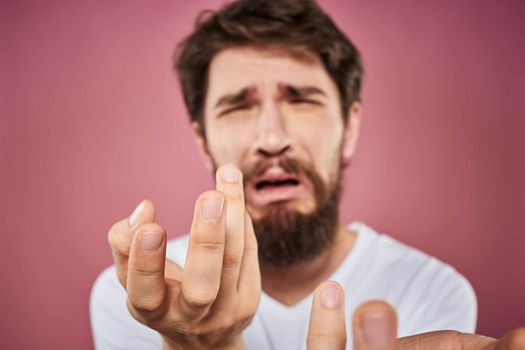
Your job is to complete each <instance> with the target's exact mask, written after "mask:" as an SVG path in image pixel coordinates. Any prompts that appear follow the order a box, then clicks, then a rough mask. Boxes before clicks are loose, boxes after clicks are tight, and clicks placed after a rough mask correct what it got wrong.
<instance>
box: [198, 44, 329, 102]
mask: <svg viewBox="0 0 525 350" xmlns="http://www.w3.org/2000/svg"><path fill="white" fill-rule="evenodd" d="M281 85H293V86H316V87H318V88H320V89H322V90H323V91H324V92H325V93H326V94H327V95H332V94H335V93H336V91H337V90H336V87H335V84H334V83H333V81H332V80H331V79H330V77H329V75H328V73H327V72H326V70H325V68H324V66H323V64H322V62H321V60H320V59H319V57H318V56H317V55H315V54H313V53H310V52H306V51H300V52H299V51H289V50H284V49H268V48H264V49H263V48H231V49H226V50H223V51H221V52H219V53H218V54H217V55H216V56H215V57H214V59H213V60H212V62H211V64H210V71H209V78H208V98H207V100H208V101H210V102H213V101H214V100H216V99H217V98H220V95H222V94H224V93H232V92H236V91H238V90H240V89H243V88H247V87H254V88H255V89H256V90H258V91H260V90H263V91H262V92H264V91H269V92H272V91H274V89H276V88H277V87H278V86H281Z"/></svg>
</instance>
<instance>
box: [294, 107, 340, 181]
mask: <svg viewBox="0 0 525 350" xmlns="http://www.w3.org/2000/svg"><path fill="white" fill-rule="evenodd" d="M331 118H332V119H331ZM333 118H334V117H333V116H330V115H323V116H320V117H318V118H312V119H310V120H307V121H305V120H303V121H302V123H301V124H299V123H296V125H295V126H294V127H293V128H290V129H291V130H293V138H294V139H295V141H296V144H297V146H298V147H299V148H302V149H304V150H305V151H306V153H307V157H308V158H309V159H308V160H309V161H310V162H312V163H313V165H314V167H315V169H316V170H317V171H318V173H319V175H321V177H322V178H323V180H325V181H328V180H329V179H330V177H331V176H332V175H333V174H332V173H333V172H334V169H333V168H334V167H335V166H338V163H339V160H340V145H341V140H342V126H341V124H342V122H341V123H339V122H338V121H336V120H334V119H333Z"/></svg>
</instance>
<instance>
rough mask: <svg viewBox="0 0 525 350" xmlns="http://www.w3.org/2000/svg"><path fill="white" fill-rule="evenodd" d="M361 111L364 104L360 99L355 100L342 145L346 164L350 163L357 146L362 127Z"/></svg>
mask: <svg viewBox="0 0 525 350" xmlns="http://www.w3.org/2000/svg"><path fill="white" fill-rule="evenodd" d="M361 113H362V104H361V102H359V101H355V102H354V103H352V105H351V106H350V110H349V111H348V121H347V122H346V127H345V131H344V135H343V145H342V152H341V157H342V162H343V164H344V165H345V166H347V165H348V164H350V161H351V160H352V157H353V156H354V153H355V150H356V148H357V141H358V140H359V128H360V127H361Z"/></svg>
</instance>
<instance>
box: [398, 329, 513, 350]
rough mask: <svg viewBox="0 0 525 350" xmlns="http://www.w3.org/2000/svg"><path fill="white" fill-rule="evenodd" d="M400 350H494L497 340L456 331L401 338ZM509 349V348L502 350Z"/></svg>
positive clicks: (399, 340) (399, 342) (399, 341)
mask: <svg viewBox="0 0 525 350" xmlns="http://www.w3.org/2000/svg"><path fill="white" fill-rule="evenodd" d="M396 344H397V348H396V349H399V350H429V349H443V350H455V349H462V350H480V349H483V350H494V349H499V348H496V347H495V346H496V340H495V339H493V338H489V337H485V336H482V335H477V334H468V333H461V332H456V331H436V332H427V333H422V334H416V335H411V336H409V337H403V338H399V339H398V340H397V341H396ZM502 349H507V348H502Z"/></svg>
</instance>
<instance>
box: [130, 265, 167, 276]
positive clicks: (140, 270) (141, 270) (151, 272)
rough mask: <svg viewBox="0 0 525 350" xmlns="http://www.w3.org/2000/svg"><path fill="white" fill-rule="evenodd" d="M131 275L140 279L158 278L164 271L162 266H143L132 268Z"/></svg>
mask: <svg viewBox="0 0 525 350" xmlns="http://www.w3.org/2000/svg"><path fill="white" fill-rule="evenodd" d="M130 270H131V273H132V274H133V275H134V276H135V277H138V278H157V277H158V276H159V275H160V274H161V273H162V272H163V269H162V267H161V266H148V267H145V266H141V265H134V266H130Z"/></svg>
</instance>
